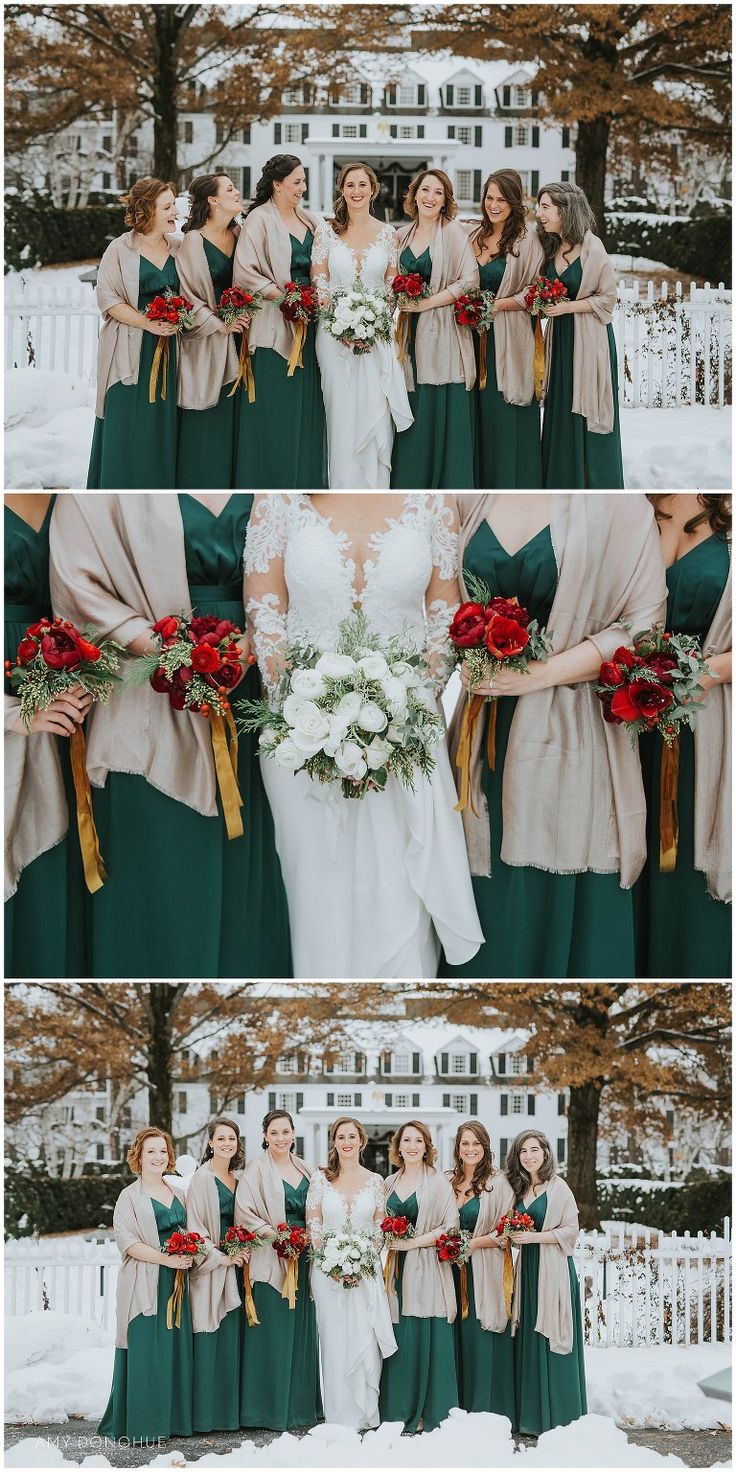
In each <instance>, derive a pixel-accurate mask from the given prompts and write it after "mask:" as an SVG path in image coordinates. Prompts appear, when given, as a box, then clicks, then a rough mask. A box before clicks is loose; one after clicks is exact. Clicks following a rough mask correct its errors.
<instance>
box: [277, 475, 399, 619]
mask: <svg viewBox="0 0 736 1472" xmlns="http://www.w3.org/2000/svg"><path fill="white" fill-rule="evenodd" d="M302 499H303V502H304V504H305V505H306V506H307V507H308V509H309V511H310V512H311V514H312V516H313V517H315V518H316V520H317V521H319V522H321V524H322V525H323V526H324V528H325V530H326V531H327V532H328V533H329V535H330V536H331V537H332V538H334V541H335V543H336V545H337V548H338V551H339V555H340V564H341V567H342V570H343V574H344V577H345V584H346V587H348V588H349V590H350V598H351V604H352V608H353V612H356V611H357V609H359V608H362V606H363V603H364V601H365V596H366V591H367V589H368V585H369V582H370V578H371V577H372V576H373V574H375V571H376V568H377V566H378V563H379V562H380V559H381V553H382V549H383V543H384V542H385V541H386V538H387V537H389V536H390V535H391V533H392V532H394V531H395V530H396V528H397V527H399V526H402V525H404V524H405V522H406V519H407V516H409V515H415V514H416V512H417V510H418V508H419V505H420V498H419V496H418V495H412V496H404V498H403V499H404V504H403V506H402V508H401V511H400V513H399V515H398V516H386V517H384V525H383V527H379V528H377V529H376V531H373V532H371V533H370V536H369V537H368V540H367V544H366V550H367V551H368V552H370V553H373V556H367V557H364V559H363V561H362V563H361V571H362V574H363V582H362V584H361V587H360V588H358V586H357V583H356V573H357V566H358V564H357V559H356V558H355V557H351V556H349V553H350V552H355V551H356V547H355V544H354V542H353V541H352V540H351V538H350V533H349V532H347V531H344V530H343V529H341V528H340V527H335V526H333V522H334V519H335V518H334V517H333V516H325V514H324V512H322V511H318V509H317V507H316V506H315V505H314V504H313V502H312V499H311V497H310V496H308V495H306V494H304V495H303V497H302Z"/></svg>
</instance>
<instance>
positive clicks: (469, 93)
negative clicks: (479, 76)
mask: <svg viewBox="0 0 736 1472" xmlns="http://www.w3.org/2000/svg"><path fill="white" fill-rule="evenodd" d="M455 101H456V102H457V105H458V107H470V104H471V102H472V101H473V89H472V87H456V88H455Z"/></svg>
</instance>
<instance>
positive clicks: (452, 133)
mask: <svg viewBox="0 0 736 1472" xmlns="http://www.w3.org/2000/svg"><path fill="white" fill-rule="evenodd" d="M447 136H448V138H454V137H455V124H454V123H448V124H447Z"/></svg>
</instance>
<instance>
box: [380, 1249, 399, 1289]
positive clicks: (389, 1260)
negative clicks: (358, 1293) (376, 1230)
mask: <svg viewBox="0 0 736 1472" xmlns="http://www.w3.org/2000/svg"><path fill="white" fill-rule="evenodd" d="M395 1277H396V1253H395V1252H394V1250H393V1247H389V1250H388V1252H387V1254H386V1261H385V1263H384V1266H383V1286H384V1288H385V1289H386V1292H387V1293H390V1292H391V1289H392V1288H393V1284H394V1278H395Z"/></svg>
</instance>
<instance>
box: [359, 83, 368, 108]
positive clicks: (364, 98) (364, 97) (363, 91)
mask: <svg viewBox="0 0 736 1472" xmlns="http://www.w3.org/2000/svg"><path fill="white" fill-rule="evenodd" d="M368 100H369V99H368V83H367V82H361V84H360V102H361V106H362V107H365V105H366V103H367V102H368Z"/></svg>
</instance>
